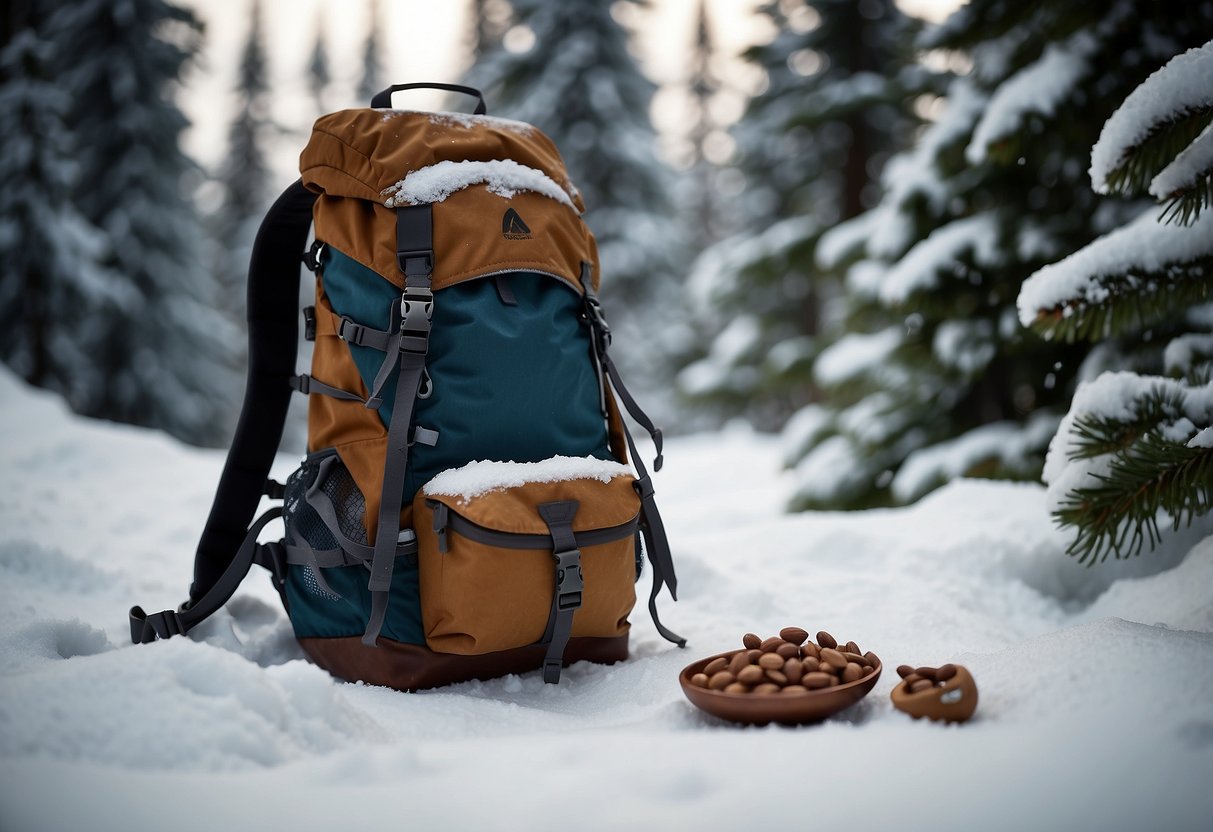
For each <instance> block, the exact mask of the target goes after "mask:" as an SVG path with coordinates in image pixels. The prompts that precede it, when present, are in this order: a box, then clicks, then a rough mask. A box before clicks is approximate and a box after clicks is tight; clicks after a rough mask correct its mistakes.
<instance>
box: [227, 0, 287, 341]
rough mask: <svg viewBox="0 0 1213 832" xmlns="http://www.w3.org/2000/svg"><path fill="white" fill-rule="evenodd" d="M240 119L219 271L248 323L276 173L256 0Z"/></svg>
mask: <svg viewBox="0 0 1213 832" xmlns="http://www.w3.org/2000/svg"><path fill="white" fill-rule="evenodd" d="M236 99H237V100H236V115H235V117H234V118H233V120H232V124H231V127H230V128H229V130H228V140H227V155H226V157H225V158H224V160H223V162H222V164H221V166H220V170H219V176H218V179H219V182H220V185H221V186H222V190H223V201H222V204H221V206H220V208H219V210H218V212H217V213H216V215H215V216H214V217H213V220H214V225H215V228H216V233H215V238H216V240H217V241H218V245H219V252H218V255H217V257H216V266H215V267H216V269H217V270H218V272H219V274H220V280H221V282H222V283H223V285H224V287H225V291H224V295H225V297H226V307H227V311H228V314H229V315H230V316H231V317H232V318H233V319H235V320H243V318H244V287H245V285H246V279H247V274H248V264H249V258H250V257H251V256H252V250H253V240H254V238H255V237H256V235H257V229H258V227H259V226H260V223H261V219H262V217H263V216H264V215H265V211H266V209H267V208H268V207H269V205H270V200H271V198H272V195H271V193H270V170H269V165H268V164H267V162H266V158H265V145H266V142H267V141H268V140H269V133H270V130H271V129H272V127H273V123H272V121H271V117H270V109H269V103H270V102H269V82H268V79H267V69H266V53H265V43H264V33H263V31H262V17H261V3H260V0H254V3H253V8H252V13H251V15H250V17H249V29H248V34H247V35H246V37H245V41H244V48H243V50H242V51H241V56H240V66H239V71H238V74H237V80H236Z"/></svg>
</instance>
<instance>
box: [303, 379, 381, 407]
mask: <svg viewBox="0 0 1213 832" xmlns="http://www.w3.org/2000/svg"><path fill="white" fill-rule="evenodd" d="M291 389H292V390H298V391H299V392H300V393H303V394H304V395H310V394H312V393H319V394H320V395H322V396H330V397H332V398H334V399H342V400H343V401H349V402H360V403H362V404H365V403H366V399H364V398H362V396H359V395H358V394H357V393H351V392H350V391H349V390H342V389H341V388H340V387H334V386H333V385H331V384H325V383H324V382H323V381H320V380H319V379H317V378H315V377H313V376H309V375H308V374H307V373H300V374H299V375H297V376H291Z"/></svg>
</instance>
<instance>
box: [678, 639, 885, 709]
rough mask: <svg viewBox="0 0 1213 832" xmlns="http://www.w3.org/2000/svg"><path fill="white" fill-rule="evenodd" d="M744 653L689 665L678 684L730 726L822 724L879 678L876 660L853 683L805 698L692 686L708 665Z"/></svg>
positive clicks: (872, 685)
mask: <svg viewBox="0 0 1213 832" xmlns="http://www.w3.org/2000/svg"><path fill="white" fill-rule="evenodd" d="M742 652H744V650H730V651H729V652H727V653H719V654H717V655H715V656H708V657H707V658H706V659H700V660H699V661H697V662H693V663H692V664H689V665H687V666H686V667H684V668H683V669H682V672H681V673H680V674H678V682H679V684H681V685H682V692H683V693H684V694H686V697H687V699H690V700H691V703H692V704H694V705H695V706H696V707H698V708H700V709H702V710H705V711H707V712H708V713H710V714H712V715H713V716H718V717H720V718H721V719H727V720H729V721H730V722H740V723H742V724H745V725H766V724H767V723H769V722H778V723H780V724H781V725H804V724H806V723H810V722H820V721H821V720H823V719H825V718H826V717H828V716H831V715H832V714H836V713H838V712H839V711H841V710H843V709H844V708H848V707H850V706H851V705H854V704H855V703H856V702H858V701H859V700H860V699H863V698H864V697H865V696H867V695H868V692H869V691H871V690H872V688H873V687H874V686H875V685H876V680H877V679H879V678H880V668H881V663H880V659H879V658H877V659H876V669H875V670H874V671H872V672H871V673H869V674H868V675H867V676H864V677H863V678H862V679H857V680H855V681H854V682H845V683H843V684H841V685H835V686H834V687H831V688H823V689H821V690H812V691H809V692H808V693H806V694H805V695H803V696H788V695H786V694H779V693H772V694H753V693H725V692H724V691H719V690H710V689H708V688H701V687H698V686H697V685H693V684H691V677H692V676H694V675H695V674H696V673H701V672H702V671H703V669H704V668H705V667H707V666H708V663H709V662H711V661H714V660H715V659H718V658H720V657H722V656H723V657H724V658H726V659H731V658H733V656H735V655H737V654H738V653H742Z"/></svg>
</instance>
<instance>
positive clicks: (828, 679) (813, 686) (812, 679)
mask: <svg viewBox="0 0 1213 832" xmlns="http://www.w3.org/2000/svg"><path fill="white" fill-rule="evenodd" d="M800 684H802V685H804V686H805V687H806V688H808V689H809V690H818V689H820V688H828V687H829V686H830V685H832V684H834V677H833V676H831V675H830V674H829V673H819V672H813V673H806V674H804V678H803V679H801V680H800Z"/></svg>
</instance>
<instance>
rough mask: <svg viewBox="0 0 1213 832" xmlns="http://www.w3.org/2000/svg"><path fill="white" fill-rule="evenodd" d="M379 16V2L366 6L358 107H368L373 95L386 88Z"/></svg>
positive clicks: (372, 1)
mask: <svg viewBox="0 0 1213 832" xmlns="http://www.w3.org/2000/svg"><path fill="white" fill-rule="evenodd" d="M380 17H381V15H380V14H379V0H370V2H368V3H367V4H366V38H365V40H364V41H363V43H362V75H361V77H360V78H359V79H358V91H357V101H358V106H359V107H369V106H370V105H371V99H372V98H374V97H375V93H377V92H379V91H380V90H382V89H385V88H386V87H388V86H389V85H390V84H391V83H393V82H391V81H388V80H387V79H386V78H385V76H384V72H383V58H382V57H381V56H382V54H383V33H382V23H381V21H380Z"/></svg>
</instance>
